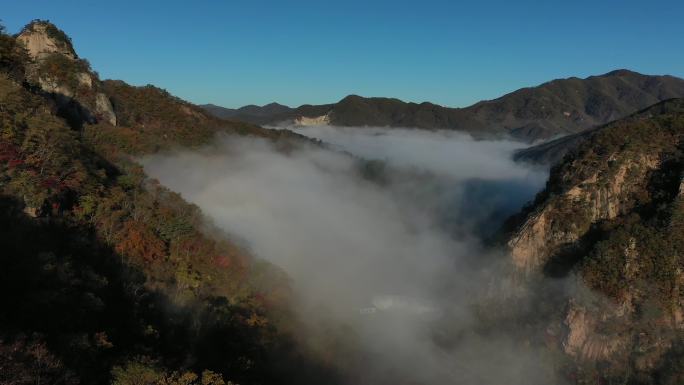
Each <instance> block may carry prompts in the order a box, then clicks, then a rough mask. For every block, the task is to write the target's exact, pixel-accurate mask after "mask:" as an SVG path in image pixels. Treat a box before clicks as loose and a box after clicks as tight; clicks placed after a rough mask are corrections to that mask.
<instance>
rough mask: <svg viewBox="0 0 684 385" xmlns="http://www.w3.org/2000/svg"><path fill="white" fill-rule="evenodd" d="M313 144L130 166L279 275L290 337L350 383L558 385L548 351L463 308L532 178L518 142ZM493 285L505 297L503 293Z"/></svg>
mask: <svg viewBox="0 0 684 385" xmlns="http://www.w3.org/2000/svg"><path fill="white" fill-rule="evenodd" d="M294 130H295V131H296V132H297V133H299V134H302V135H305V136H308V137H310V138H315V139H319V140H321V141H322V145H315V144H312V143H302V144H298V145H295V146H294V148H289V147H288V148H283V147H282V146H277V145H275V144H274V143H273V142H270V141H268V140H264V139H258V138H245V137H231V136H220V137H217V138H216V140H215V141H214V143H213V145H211V146H208V147H205V148H203V149H201V150H198V151H183V152H175V153H167V154H163V155H156V156H152V157H147V158H145V159H142V163H143V165H144V166H145V170H146V172H148V173H149V175H151V176H152V177H155V178H157V179H159V180H160V182H161V183H162V184H164V185H166V186H168V187H169V188H171V189H173V190H175V191H178V192H180V193H181V194H182V195H183V196H184V197H185V198H186V199H187V200H189V201H191V202H193V203H195V204H197V205H198V206H199V207H200V208H201V209H202V210H203V212H204V213H205V214H206V215H207V216H208V217H209V218H210V219H211V220H212V221H213V222H214V223H215V224H216V225H218V226H219V227H221V228H222V229H223V230H225V231H226V232H227V233H229V234H231V235H232V236H235V237H237V238H238V239H239V240H240V241H241V242H242V244H243V245H245V247H247V248H248V249H249V250H250V251H251V252H252V253H253V254H254V255H256V256H257V257H259V258H263V259H265V260H268V261H270V262H272V263H273V264H275V265H278V266H280V267H282V268H283V269H284V270H285V271H286V272H287V274H288V275H289V277H291V279H292V287H293V290H294V293H295V297H296V304H295V305H294V307H295V309H294V310H295V312H296V314H297V316H298V319H299V320H301V325H302V326H301V327H300V328H299V330H298V331H297V334H298V338H299V339H300V341H302V344H304V345H305V347H306V349H307V350H308V351H310V352H313V353H314V354H319V355H320V356H321V357H326V358H325V359H326V361H328V362H329V363H330V364H332V365H335V366H337V368H338V369H339V371H340V372H342V373H344V375H345V376H346V379H347V381H348V383H350V384H352V383H353V384H383V383H387V384H390V383H392V384H394V383H399V384H473V383H483V384H516V383H520V384H535V383H538V384H547V383H559V382H558V379H555V378H554V377H553V368H552V365H551V364H550V362H549V358H548V357H547V355H545V354H542V352H541V351H538V350H537V349H536V348H535V347H534V346H527V345H523V344H521V343H520V341H519V339H518V338H517V336H515V335H512V334H511V333H510V332H508V331H506V330H488V331H487V332H486V333H483V332H480V331H481V329H482V327H481V326H482V325H481V324H480V323H481V320H480V319H479V318H478V315H477V312H476V311H475V310H474V306H475V305H476V302H477V300H478V298H482V297H483V296H487V295H489V296H491V295H492V294H491V292H492V285H496V286H497V287H498V289H497V290H495V292H499V293H503V295H504V296H505V295H507V293H506V287H505V286H504V285H503V284H501V283H500V282H493V280H494V281H495V278H496V274H495V273H492V272H493V271H497V270H498V269H505V265H506V261H507V260H506V257H505V256H504V255H501V254H500V253H501V252H500V251H497V250H496V248H491V247H488V246H487V245H486V242H485V241H484V240H485V239H487V238H488V237H489V236H491V235H492V234H494V233H495V231H496V230H497V229H498V228H499V227H500V226H501V224H502V222H503V220H505V218H506V217H508V216H509V215H510V214H512V213H514V212H516V211H517V210H519V209H520V207H521V206H522V205H523V204H524V203H526V202H527V201H529V200H531V199H532V198H533V197H534V194H535V193H536V192H537V191H539V190H540V189H541V188H542V187H543V184H544V182H545V180H546V176H547V173H546V171H545V170H540V169H531V168H527V167H526V166H523V165H520V164H516V163H514V162H513V161H512V160H511V155H512V153H513V151H515V150H516V149H518V148H521V147H523V146H524V145H523V144H520V143H516V142H511V141H475V140H473V139H471V138H470V137H468V136H465V135H462V134H457V133H453V132H441V131H425V130H410V129H397V128H367V127H359V128H354V127H347V128H340V127H329V126H314V127H300V128H294ZM502 287H503V289H502Z"/></svg>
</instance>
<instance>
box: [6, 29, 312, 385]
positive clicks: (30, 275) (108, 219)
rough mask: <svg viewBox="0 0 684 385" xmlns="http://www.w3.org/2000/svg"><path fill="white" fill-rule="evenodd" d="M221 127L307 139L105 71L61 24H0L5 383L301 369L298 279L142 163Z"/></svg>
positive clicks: (248, 375) (259, 377) (195, 377)
mask: <svg viewBox="0 0 684 385" xmlns="http://www.w3.org/2000/svg"><path fill="white" fill-rule="evenodd" d="M217 132H228V133H235V134H241V135H256V136H260V137H267V138H271V139H273V140H280V141H282V142H283V143H287V142H288V139H291V138H295V135H293V134H290V133H288V132H285V131H282V132H275V131H270V130H264V129H262V128H259V127H256V126H253V125H250V124H245V123H234V122H228V121H223V120H221V119H218V118H214V117H212V116H210V115H208V114H207V113H206V112H204V111H203V110H202V109H200V108H198V107H196V106H194V105H192V104H189V103H186V102H184V101H182V100H179V99H177V98H174V97H172V96H171V95H169V94H168V93H166V92H165V91H163V90H161V89H158V88H155V87H152V86H146V87H133V86H130V85H127V84H125V83H123V82H120V81H104V82H103V81H100V80H99V78H98V76H97V74H96V73H95V72H93V71H92V70H91V69H90V66H89V65H88V63H87V62H86V61H85V60H83V59H80V58H78V56H77V54H76V52H75V50H74V49H73V46H72V44H71V41H70V39H69V38H68V37H67V36H66V34H64V32H62V31H61V30H59V29H57V28H56V27H55V26H54V25H52V24H50V23H48V22H44V21H34V22H32V23H31V24H29V25H28V26H26V27H25V28H24V30H23V31H22V32H21V33H20V34H19V35H18V36H10V35H7V34H5V33H4V32H3V33H2V34H0V206H1V207H2V210H0V248H2V250H3V251H2V253H0V265H1V268H0V289H1V290H0V291H1V293H2V294H0V308H2V311H0V382H1V383H6V384H34V383H62V384H75V383H87V384H97V383H102V384H105V383H110V382H111V381H113V382H114V383H116V384H139V383H146V384H148V383H164V384H199V383H201V384H224V383H225V382H226V381H228V380H232V381H237V382H239V383H241V384H251V383H263V382H264V381H266V382H269V383H278V382H279V381H280V379H279V376H278V374H279V373H282V372H283V370H285V371H290V372H292V371H294V370H293V369H292V368H293V367H295V366H294V365H293V366H288V365H287V362H288V361H289V360H290V358H291V357H294V356H295V355H296V351H294V350H292V348H291V347H287V346H288V343H289V342H288V339H287V337H286V336H281V335H278V334H277V333H276V330H275V321H274V320H273V318H272V317H286V316H287V314H286V313H285V312H284V311H283V309H284V308H285V306H284V305H285V303H286V301H287V297H288V292H289V289H288V286H287V284H286V279H285V277H284V275H283V274H282V273H280V271H279V270H278V269H277V268H275V267H273V266H270V265H268V264H266V263H264V262H261V261H258V260H255V259H254V258H253V257H252V256H251V255H250V254H249V252H247V251H246V250H243V249H242V248H241V247H239V246H238V245H237V244H236V243H234V242H232V241H231V239H230V237H229V236H228V235H226V234H223V233H221V232H220V231H218V230H216V229H212V228H211V226H210V225H207V223H206V221H205V220H204V218H203V217H202V214H201V213H200V211H199V210H198V209H197V208H196V207H195V206H193V205H190V204H188V203H187V202H185V201H184V200H183V199H182V198H181V197H180V196H179V195H177V194H175V193H173V192H171V191H168V190H167V189H165V188H163V187H161V186H159V185H158V184H157V183H156V182H155V181H153V180H150V179H148V178H147V177H146V175H145V174H144V172H143V171H142V168H141V167H140V166H139V165H138V164H137V163H135V161H134V160H133V158H132V157H131V156H133V155H141V154H149V153H153V152H155V151H159V150H162V149H170V148H174V147H178V146H198V145H202V144H206V143H207V142H208V141H209V140H210V139H211V138H212V137H213V136H214V135H215V134H216V133H217ZM297 139H298V138H297ZM297 139H295V140H297ZM285 347H287V350H284V349H285ZM276 356H277V357H278V360H276V359H274V357H276ZM278 365H281V366H278ZM301 365H303V367H306V365H307V364H306V362H305V360H304V359H302V358H297V365H296V366H299V367H300V368H301V367H302V366H301ZM291 375H294V374H292V373H291ZM288 378H290V379H291V378H296V377H291V376H288ZM141 381H142V382H141Z"/></svg>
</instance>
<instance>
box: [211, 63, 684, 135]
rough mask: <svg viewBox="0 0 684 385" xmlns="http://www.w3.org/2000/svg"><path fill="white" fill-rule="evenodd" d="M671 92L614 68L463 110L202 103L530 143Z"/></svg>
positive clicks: (672, 85) (663, 82) (360, 101)
mask: <svg viewBox="0 0 684 385" xmlns="http://www.w3.org/2000/svg"><path fill="white" fill-rule="evenodd" d="M678 97H684V79H680V78H677V77H674V76H669V75H662V76H661V75H657V76H656V75H643V74H640V73H637V72H633V71H629V70H624V69H622V70H616V71H612V72H608V73H606V74H604V75H599V76H590V77H587V78H585V79H580V78H576V77H571V78H567V79H557V80H553V81H550V82H547V83H544V84H541V85H539V86H536V87H529V88H522V89H520V90H517V91H514V92H512V93H509V94H506V95H504V96H502V97H500V98H497V99H494V100H487V101H481V102H479V103H476V104H474V105H472V106H470V107H465V108H449V107H443V106H440V105H437V104H433V103H428V102H424V103H419V104H418V103H407V102H404V101H401V100H399V99H393V98H378V97H373V98H366V97H362V96H358V95H350V96H347V97H345V98H344V99H342V100H340V101H339V102H337V103H334V104H323V105H303V106H300V107H297V108H289V107H286V106H282V105H275V106H277V108H274V104H269V105H267V106H264V107H256V106H247V107H243V108H240V109H237V110H230V109H223V108H221V107H217V106H203V107H204V108H205V109H206V110H207V111H209V112H210V113H212V114H214V115H216V116H220V117H229V118H231V119H236V120H243V121H246V122H250V123H254V124H262V125H263V124H277V123H281V122H294V121H295V120H296V119H298V118H302V117H305V118H315V117H320V116H324V115H325V116H327V120H328V121H329V122H330V124H332V125H339V126H381V127H382V126H394V127H416V128H425V129H450V130H458V131H464V132H468V133H470V134H472V135H474V136H477V137H491V136H501V135H507V136H510V137H513V138H516V139H519V140H524V141H528V142H533V141H537V140H543V139H548V138H552V137H554V136H559V135H568V134H573V133H578V132H581V131H584V130H587V129H589V128H591V127H595V126H598V125H601V124H605V123H608V122H611V121H613V120H616V119H620V118H623V117H625V116H628V115H629V114H631V113H633V112H635V111H638V110H641V109H644V108H646V107H648V106H651V105H653V104H656V103H658V102H661V101H664V100H667V99H672V98H678ZM228 115H230V116H228Z"/></svg>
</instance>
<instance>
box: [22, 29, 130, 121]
mask: <svg viewBox="0 0 684 385" xmlns="http://www.w3.org/2000/svg"><path fill="white" fill-rule="evenodd" d="M17 40H18V41H20V42H21V43H22V44H23V45H24V46H25V47H26V50H27V51H28V53H29V55H30V56H31V58H33V60H34V64H33V65H32V66H31V67H30V68H29V71H30V72H32V73H33V77H34V79H36V81H37V84H38V85H39V86H40V88H42V89H43V90H44V91H45V92H48V93H51V94H54V95H55V100H56V101H57V104H58V105H60V106H62V107H64V106H68V108H70V109H72V110H73V109H74V105H77V106H79V107H77V108H76V110H77V111H76V112H75V113H76V114H77V115H78V116H80V119H81V120H82V121H84V122H88V123H95V122H98V121H106V122H108V123H109V124H111V125H116V124H117V118H116V114H115V113H114V108H113V106H112V103H111V101H110V100H109V97H108V96H107V95H106V94H104V93H103V92H99V90H100V88H101V84H100V80H99V79H98V78H97V75H96V74H95V73H93V72H91V71H84V72H79V73H76V74H74V75H73V76H74V77H75V79H76V81H77V84H78V87H76V88H77V89H73V88H74V85H73V84H72V85H69V84H64V83H63V82H60V81H59V80H58V79H54V78H53V77H51V76H50V74H45V73H41V71H40V65H41V63H43V62H44V61H45V60H46V59H47V58H48V57H50V56H51V55H62V56H64V57H65V58H67V59H68V60H71V61H74V62H75V61H77V60H79V59H78V55H76V52H75V51H74V48H73V46H72V45H71V41H70V40H69V38H68V37H67V36H66V35H64V33H63V32H62V31H60V30H59V29H57V27H55V26H54V25H52V24H50V23H47V22H40V21H38V22H34V23H31V24H29V25H28V26H26V27H25V28H24V29H23V30H22V31H21V33H20V34H19V35H18V36H17ZM78 89H87V90H89V92H86V93H79V92H78ZM91 91H93V92H91ZM74 102H75V103H74Z"/></svg>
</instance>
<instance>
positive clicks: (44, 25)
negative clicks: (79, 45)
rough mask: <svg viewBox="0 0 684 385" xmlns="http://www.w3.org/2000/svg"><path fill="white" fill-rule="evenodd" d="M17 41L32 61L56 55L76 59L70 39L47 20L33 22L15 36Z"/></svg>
mask: <svg viewBox="0 0 684 385" xmlns="http://www.w3.org/2000/svg"><path fill="white" fill-rule="evenodd" d="M17 40H19V41H20V42H22V43H23V44H24V46H25V47H26V49H27V51H28V53H29V55H30V56H31V57H32V58H34V59H42V58H44V57H46V56H48V55H51V54H54V53H58V54H61V55H64V56H66V57H68V58H70V59H77V58H78V55H76V51H75V50H74V46H73V45H72V43H71V38H70V37H69V36H68V35H67V34H66V33H64V31H62V30H61V29H59V28H57V26H55V25H54V24H52V23H51V22H49V21H47V20H33V21H32V22H30V23H29V24H27V25H26V26H25V27H24V28H23V29H22V30H21V32H19V34H18V35H17Z"/></svg>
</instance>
